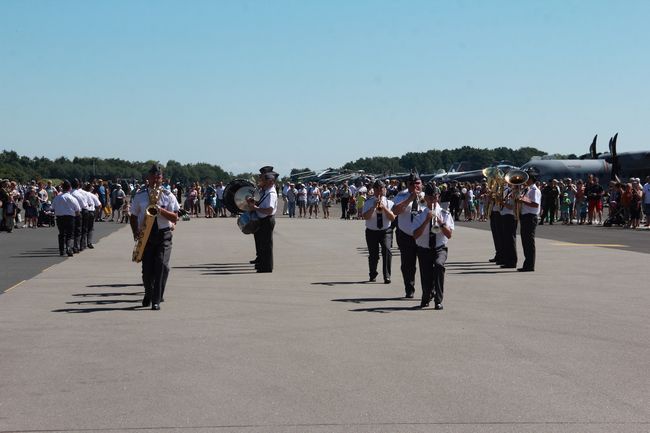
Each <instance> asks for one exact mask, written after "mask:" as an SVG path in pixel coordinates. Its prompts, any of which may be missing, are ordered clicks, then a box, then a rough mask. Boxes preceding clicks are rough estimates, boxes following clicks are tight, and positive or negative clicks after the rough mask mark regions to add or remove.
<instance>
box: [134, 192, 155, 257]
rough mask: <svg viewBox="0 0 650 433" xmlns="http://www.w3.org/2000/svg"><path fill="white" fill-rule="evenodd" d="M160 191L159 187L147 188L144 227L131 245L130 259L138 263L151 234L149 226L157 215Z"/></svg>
mask: <svg viewBox="0 0 650 433" xmlns="http://www.w3.org/2000/svg"><path fill="white" fill-rule="evenodd" d="M161 193H162V188H161V187H159V186H158V187H155V188H151V189H150V190H149V206H147V209H146V210H145V214H144V227H143V229H142V230H141V231H140V236H138V240H137V241H136V242H135V247H133V256H132V257H131V260H132V261H134V262H136V263H140V262H141V261H142V256H143V255H144V248H145V247H146V246H147V241H148V240H149V235H150V234H151V228H152V227H153V223H154V221H155V218H156V216H157V215H158V206H157V205H158V199H159V198H160V194H161Z"/></svg>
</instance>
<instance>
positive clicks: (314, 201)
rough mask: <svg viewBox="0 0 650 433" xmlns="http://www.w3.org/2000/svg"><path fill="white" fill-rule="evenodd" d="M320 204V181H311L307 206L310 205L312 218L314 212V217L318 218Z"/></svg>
mask: <svg viewBox="0 0 650 433" xmlns="http://www.w3.org/2000/svg"><path fill="white" fill-rule="evenodd" d="M319 204H320V188H318V183H316V182H311V184H310V186H309V188H308V189H307V206H309V219H311V216H312V213H313V215H314V218H316V219H318V206H319Z"/></svg>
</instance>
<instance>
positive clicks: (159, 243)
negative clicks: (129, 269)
mask: <svg viewBox="0 0 650 433" xmlns="http://www.w3.org/2000/svg"><path fill="white" fill-rule="evenodd" d="M171 254H172V232H171V230H169V229H163V230H159V231H156V232H152V233H151V234H150V235H149V240H148V241H147V246H146V247H145V248H144V254H143V255H142V283H143V284H144V294H145V296H146V297H147V298H149V299H150V300H151V303H152V304H160V300H161V299H162V298H163V295H164V294H165V285H166V283H167V277H168V275H169V258H170V257H171Z"/></svg>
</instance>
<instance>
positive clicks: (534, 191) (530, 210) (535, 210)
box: [521, 184, 542, 215]
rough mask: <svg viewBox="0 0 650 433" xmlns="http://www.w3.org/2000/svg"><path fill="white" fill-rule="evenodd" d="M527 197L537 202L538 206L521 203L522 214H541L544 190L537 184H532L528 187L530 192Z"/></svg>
mask: <svg viewBox="0 0 650 433" xmlns="http://www.w3.org/2000/svg"><path fill="white" fill-rule="evenodd" d="M526 197H528V198H529V199H530V201H532V202H533V203H537V207H532V206H528V205H527V204H526V203H522V204H521V214H522V215H526V214H533V215H539V211H540V210H541V203H542V192H541V191H540V190H539V188H537V185H535V184H532V185H531V186H530V187H529V188H528V192H527V193H526Z"/></svg>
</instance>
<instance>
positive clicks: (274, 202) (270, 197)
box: [256, 186, 278, 218]
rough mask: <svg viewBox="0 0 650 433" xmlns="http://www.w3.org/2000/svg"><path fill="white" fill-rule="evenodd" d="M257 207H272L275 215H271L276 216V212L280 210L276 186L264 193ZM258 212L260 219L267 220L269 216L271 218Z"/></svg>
mask: <svg viewBox="0 0 650 433" xmlns="http://www.w3.org/2000/svg"><path fill="white" fill-rule="evenodd" d="M257 206H258V207H261V208H263V209H266V208H269V207H272V208H273V213H271V215H275V212H276V211H277V210H278V192H277V191H276V190H275V186H271V187H270V188H268V189H266V190H265V191H264V192H262V197H261V201H260V202H259V204H258V205H257ZM256 212H257V216H258V217H259V218H266V217H267V216H269V215H267V214H265V213H263V212H260V211H256Z"/></svg>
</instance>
